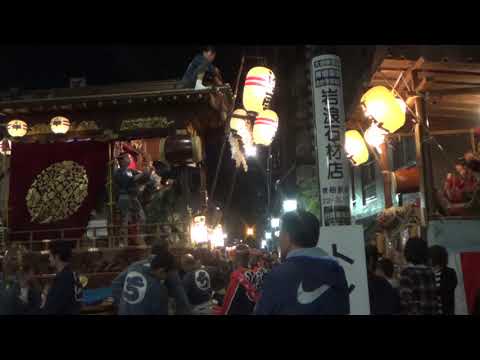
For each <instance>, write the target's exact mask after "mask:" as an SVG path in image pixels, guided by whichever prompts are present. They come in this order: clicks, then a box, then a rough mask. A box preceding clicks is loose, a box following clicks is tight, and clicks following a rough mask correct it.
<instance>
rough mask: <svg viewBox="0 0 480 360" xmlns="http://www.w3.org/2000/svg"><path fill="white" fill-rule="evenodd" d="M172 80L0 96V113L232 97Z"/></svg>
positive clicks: (224, 89) (225, 87) (225, 89)
mask: <svg viewBox="0 0 480 360" xmlns="http://www.w3.org/2000/svg"><path fill="white" fill-rule="evenodd" d="M178 86H179V82H178V81H175V80H166V81H150V82H141V83H120V84H114V85H108V86H86V87H81V88H58V89H48V90H32V91H25V92H22V93H21V94H17V95H12V94H11V93H5V92H3V93H0V112H1V113H3V114H4V115H7V116H8V115H14V114H22V113H23V114H28V113H34V112H48V111H52V110H62V108H64V109H69V108H70V109H71V108H72V107H76V108H77V107H78V108H79V109H81V108H82V107H83V108H88V107H90V106H91V105H97V106H98V105H99V104H100V105H107V104H108V105H113V106H114V105H121V104H132V103H138V102H140V103H141V102H152V101H154V102H162V101H169V102H172V101H174V102H178V103H182V102H185V101H187V102H188V100H193V99H205V100H206V99H208V98H209V95H210V94H218V93H222V94H224V95H226V96H227V97H231V96H232V90H231V88H230V85H228V84H226V85H223V86H218V87H214V88H211V89H207V90H194V89H186V88H179V87H178Z"/></svg>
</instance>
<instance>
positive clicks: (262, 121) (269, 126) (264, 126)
mask: <svg viewBox="0 0 480 360" xmlns="http://www.w3.org/2000/svg"><path fill="white" fill-rule="evenodd" d="M277 129H278V115H277V114H276V113H275V111H272V110H265V111H262V112H261V113H260V114H259V115H258V116H257V118H256V119H255V125H254V126H253V142H254V143H255V144H257V145H265V146H269V145H270V144H271V143H272V141H273V138H274V137H275V134H276V133H277Z"/></svg>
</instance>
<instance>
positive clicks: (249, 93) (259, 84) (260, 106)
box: [243, 66, 275, 114]
mask: <svg viewBox="0 0 480 360" xmlns="http://www.w3.org/2000/svg"><path fill="white" fill-rule="evenodd" d="M274 88H275V75H274V74H273V72H272V70H270V69H267V68H265V67H261V66H259V67H254V68H253V69H251V70H250V71H249V72H248V74H247V77H246V79H245V86H244V88H243V106H244V107H245V109H246V110H247V111H251V112H255V113H257V114H259V113H260V112H262V111H263V110H265V109H268V106H269V104H270V100H271V98H272V96H273V90H274Z"/></svg>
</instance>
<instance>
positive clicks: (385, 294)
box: [365, 245, 400, 315]
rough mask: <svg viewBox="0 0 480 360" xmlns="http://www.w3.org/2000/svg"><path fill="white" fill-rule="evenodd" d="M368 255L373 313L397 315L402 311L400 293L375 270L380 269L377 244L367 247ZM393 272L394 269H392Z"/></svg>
mask: <svg viewBox="0 0 480 360" xmlns="http://www.w3.org/2000/svg"><path fill="white" fill-rule="evenodd" d="M365 253H366V257H367V278H368V296H369V300H370V314H371V315H395V314H399V313H400V295H399V293H398V291H397V290H395V289H394V288H393V286H392V285H391V284H390V283H389V282H388V281H387V279H386V278H385V276H379V275H377V273H376V272H375V270H377V269H378V266H379V262H378V251H377V247H376V246H375V245H368V246H367V247H366V249H365ZM392 273H393V270H392Z"/></svg>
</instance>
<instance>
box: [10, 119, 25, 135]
mask: <svg viewBox="0 0 480 360" xmlns="http://www.w3.org/2000/svg"><path fill="white" fill-rule="evenodd" d="M7 131H8V133H9V134H10V136H12V137H23V136H25V135H27V131H28V126H27V123H26V122H25V121H23V120H11V121H9V122H8V124H7Z"/></svg>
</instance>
